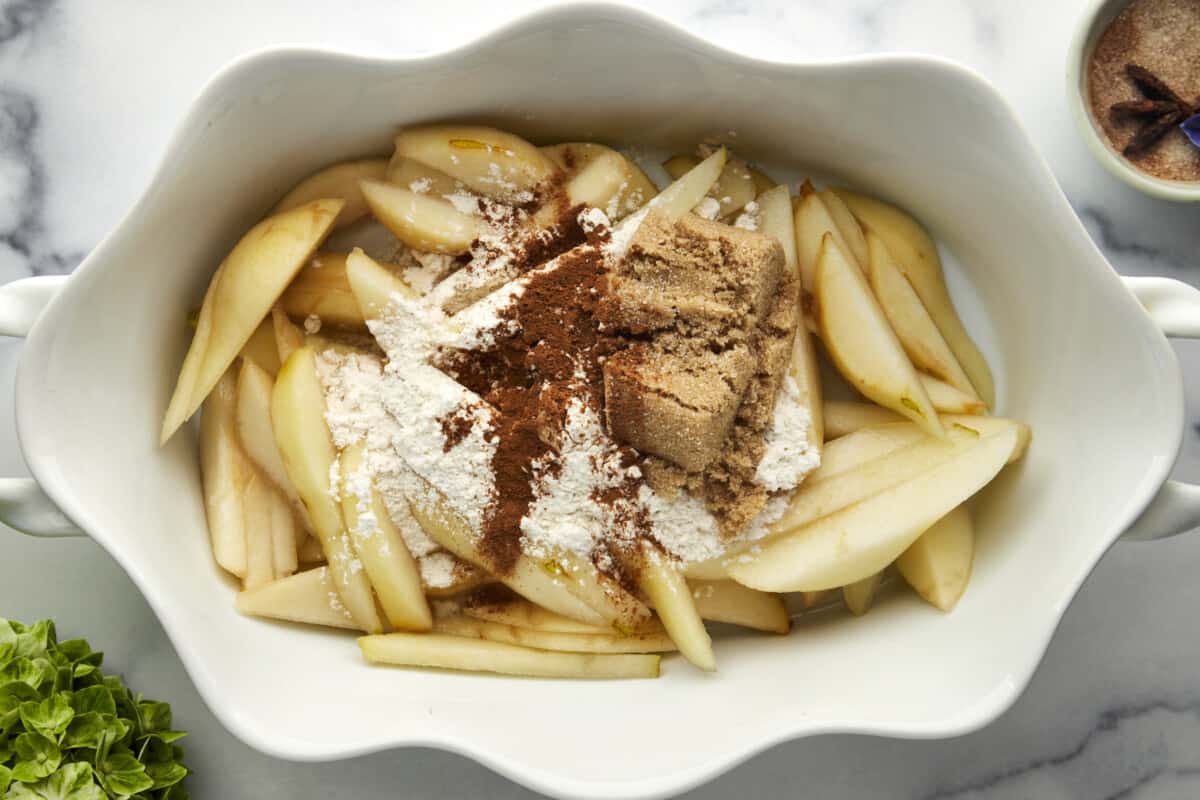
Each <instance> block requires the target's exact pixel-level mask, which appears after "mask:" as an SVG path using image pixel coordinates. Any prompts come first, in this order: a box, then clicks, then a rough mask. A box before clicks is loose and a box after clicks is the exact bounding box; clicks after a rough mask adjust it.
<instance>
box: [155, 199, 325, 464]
mask: <svg viewBox="0 0 1200 800" xmlns="http://www.w3.org/2000/svg"><path fill="white" fill-rule="evenodd" d="M342 205H343V203H342V201H341V200H318V201H316V202H315V203H309V204H307V205H304V206H301V207H299V208H296V209H293V210H291V211H285V212H283V213H282V214H276V215H274V216H271V217H268V218H267V219H265V220H263V221H262V222H260V223H258V224H257V225H255V226H254V227H253V228H251V229H250V231H249V233H247V234H246V235H245V236H243V237H242V239H241V241H240V242H238V243H237V245H236V246H235V247H234V248H233V250H232V251H230V253H229V255H228V256H226V257H225V260H224V261H223V262H221V266H220V267H218V268H217V272H216V274H215V275H214V276H213V279H212V282H211V283H210V284H209V287H208V292H207V294H205V296H204V303H203V305H201V307H200V316H199V319H198V320H197V323H196V333H195V335H194V336H193V338H192V344H191V347H189V348H188V353H187V356H186V357H185V358H184V360H183V367H182V368H181V369H180V371H179V381H178V383H176V385H175V393H174V394H173V395H172V396H171V402H170V404H169V405H168V406H167V413H166V415H165V417H164V418H163V425H162V435H161V436H160V437H159V441H160V443H162V444H165V443H166V441H167V440H168V439H170V438H171V435H172V434H174V433H175V431H177V430H178V429H179V426H180V425H182V424H183V423H184V422H185V421H186V420H187V419H188V417H190V416H191V415H192V414H193V413H195V411H196V409H197V408H199V407H200V404H201V403H202V402H204V398H205V397H207V396H208V393H209V392H210V391H212V387H213V386H215V385H216V383H217V381H218V380H219V379H220V378H221V375H223V374H224V373H225V370H226V369H228V367H229V365H230V364H231V363H233V359H234V358H236V357H237V354H238V352H240V351H241V349H242V348H243V347H245V345H246V342H247V341H248V340H249V339H250V337H251V336H252V335H253V334H254V331H255V329H257V328H258V326H259V324H260V323H261V322H262V321H263V319H264V318H265V317H266V316H267V313H268V312H269V311H270V310H271V306H272V305H274V304H275V301H276V300H277V299H278V298H279V295H280V294H282V293H283V290H284V289H285V288H287V285H288V284H289V283H291V281H292V278H294V277H295V276H296V273H297V272H298V271H299V270H300V268H301V267H302V266H303V265H304V262H305V261H306V260H308V257H309V256H310V255H311V254H312V252H313V251H314V250H316V249H317V247H318V246H319V245H320V244H321V240H323V239H324V238H325V236H326V235H327V234H328V233H329V229H330V227H331V226H332V224H333V220H334V218H335V217H337V215H338V212H340V211H341V210H342Z"/></svg>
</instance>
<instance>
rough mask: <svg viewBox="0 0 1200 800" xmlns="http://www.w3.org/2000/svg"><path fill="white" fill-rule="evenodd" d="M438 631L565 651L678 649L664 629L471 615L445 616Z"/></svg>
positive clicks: (645, 651) (650, 651) (435, 627)
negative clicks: (624, 629) (572, 629)
mask: <svg viewBox="0 0 1200 800" xmlns="http://www.w3.org/2000/svg"><path fill="white" fill-rule="evenodd" d="M433 629H434V630H435V631H436V632H437V633H448V634H450V635H452V636H464V637H467V638H475V639H487V640H488V641H490V642H505V643H506V644H515V645H521V646H523V647H534V648H537V649H538V650H554V651H558V652H564V653H669V652H671V651H673V650H676V649H677V648H676V647H675V643H674V642H672V641H671V637H670V636H667V634H666V633H664V632H659V633H649V634H630V635H628V636H619V635H616V634H612V633H607V634H604V633H601V634H594V633H590V634H589V633H559V632H555V631H543V630H536V629H533V628H518V627H515V626H510V625H502V624H500V623H498V622H487V621H485V620H481V619H473V618H471V617H444V618H442V619H439V620H438V621H437V622H436V623H434V626H433Z"/></svg>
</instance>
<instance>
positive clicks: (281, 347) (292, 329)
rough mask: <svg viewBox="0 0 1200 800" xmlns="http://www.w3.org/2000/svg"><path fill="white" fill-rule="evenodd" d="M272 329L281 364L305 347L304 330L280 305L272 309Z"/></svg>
mask: <svg viewBox="0 0 1200 800" xmlns="http://www.w3.org/2000/svg"><path fill="white" fill-rule="evenodd" d="M271 330H272V331H274V333H275V349H276V351H277V352H278V353H279V363H280V364H282V363H283V362H285V361H287V360H288V358H290V357H291V355H292V353H294V352H296V351H297V350H299V349H300V348H301V347H304V331H302V330H300V328H299V327H298V326H297V325H296V324H295V323H294V322H292V320H291V319H290V318H288V315H287V312H286V311H284V310H283V309H282V308H280V307H279V306H275V307H274V308H272V309H271Z"/></svg>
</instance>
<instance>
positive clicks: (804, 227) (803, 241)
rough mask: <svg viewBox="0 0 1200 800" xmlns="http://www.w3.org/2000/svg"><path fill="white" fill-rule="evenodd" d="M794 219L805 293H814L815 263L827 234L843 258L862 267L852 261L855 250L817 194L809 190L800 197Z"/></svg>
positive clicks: (815, 282)
mask: <svg viewBox="0 0 1200 800" xmlns="http://www.w3.org/2000/svg"><path fill="white" fill-rule="evenodd" d="M793 219H794V221H795V226H796V258H797V260H798V262H799V264H800V280H801V282H802V283H803V284H804V291H806V292H808V293H809V294H811V295H816V293H817V288H816V286H817V261H818V259H819V258H820V255H821V246H822V242H823V241H824V238H825V236H826V234H828V235H829V236H832V237H833V241H834V242H836V243H837V245H838V248H839V249H840V250H841V252H842V254H843V256H844V257H845V258H848V259H850V261H851V263H852V264H854V266H855V267H858V268H860V269H861V268H862V265H861V264H859V263H858V262H857V260H855V259H854V251H853V250H852V249H851V247H850V244H849V242H847V241H846V237H845V236H844V235H843V234H842V231H841V229H840V228H839V227H838V226H837V223H836V222H834V219H833V216H832V215H831V214H830V213H829V209H828V208H827V207H826V206H825V201H824V200H822V199H821V195H820V194H819V193H817V192H815V191H810V192H809V193H808V194H805V195H804V196H803V197H801V198H800V203H799V205H798V206H797V207H796V213H795V214H794V215H793Z"/></svg>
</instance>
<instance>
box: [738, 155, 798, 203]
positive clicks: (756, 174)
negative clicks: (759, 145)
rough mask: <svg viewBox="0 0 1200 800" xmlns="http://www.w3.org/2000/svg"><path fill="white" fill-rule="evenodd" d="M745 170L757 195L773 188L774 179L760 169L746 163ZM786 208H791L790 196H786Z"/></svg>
mask: <svg viewBox="0 0 1200 800" xmlns="http://www.w3.org/2000/svg"><path fill="white" fill-rule="evenodd" d="M746 171H747V172H749V173H750V180H752V181H754V190H755V191H756V192H758V193H759V195H761V194H763V192H767V191H770V190H771V189H773V188H775V185H776V184H775V181H774V179H772V178H771V176H770V175H768V174H767V173H765V172H763V171H762V170H761V169H758V168H757V167H752V166H750V165H749V164H747V165H746ZM788 209H789V210H790V209H791V198H790V197H789V198H788Z"/></svg>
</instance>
